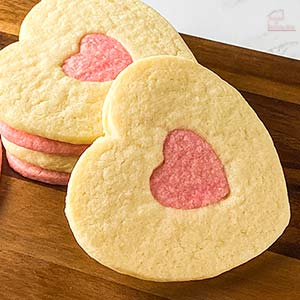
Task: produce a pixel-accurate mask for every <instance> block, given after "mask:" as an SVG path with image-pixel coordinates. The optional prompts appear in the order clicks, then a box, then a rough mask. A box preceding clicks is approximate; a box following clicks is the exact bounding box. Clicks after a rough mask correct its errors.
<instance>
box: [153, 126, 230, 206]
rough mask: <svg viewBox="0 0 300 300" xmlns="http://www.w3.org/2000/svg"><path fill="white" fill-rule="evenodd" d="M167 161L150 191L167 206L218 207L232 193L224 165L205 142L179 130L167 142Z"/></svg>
mask: <svg viewBox="0 0 300 300" xmlns="http://www.w3.org/2000/svg"><path fill="white" fill-rule="evenodd" d="M163 153H164V158H165V160H164V162H163V164H162V165H161V166H159V167H158V168H157V169H155V170H154V171H153V174H152V176H151V178H150V189H151V192H152V195H153V197H154V198H155V199H156V200H157V201H158V202H159V203H160V204H161V205H163V206H166V207H172V208H177V209H194V208H199V207H204V206H207V205H210V204H215V203H217V202H219V201H221V200H222V199H224V198H225V197H226V196H227V195H228V194H229V185H228V181H227V177H226V174H225V170H224V167H223V164H222V162H221V161H220V159H219V158H218V156H217V155H216V153H215V152H214V150H213V149H212V147H211V145H210V144H208V143H207V142H206V141H205V139H203V138H202V137H200V136H199V135H197V134H196V133H194V132H193V131H191V130H182V129H176V130H174V131H172V132H170V133H169V134H168V136H167V137H166V140H165V142H164V149H163Z"/></svg>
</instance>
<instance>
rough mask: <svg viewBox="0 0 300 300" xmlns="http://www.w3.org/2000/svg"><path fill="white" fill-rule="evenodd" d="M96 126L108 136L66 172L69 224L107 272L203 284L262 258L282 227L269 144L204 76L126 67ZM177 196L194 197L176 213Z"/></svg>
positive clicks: (227, 92)
mask: <svg viewBox="0 0 300 300" xmlns="http://www.w3.org/2000/svg"><path fill="white" fill-rule="evenodd" d="M103 126H104V130H105V133H106V136H105V137H103V138H100V139H98V140H97V141H96V142H95V143H94V144H93V145H92V146H91V147H90V148H89V149H88V150H87V151H86V152H85V153H84V154H83V155H82V157H81V158H80V160H79V162H78V163H77V164H76V167H75V169H74V170H73V173H72V175H71V180H70V183H69V187H68V193H67V199H66V216H67V219H68V221H69V224H70V227H71V229H72V231H73V233H74V236H75V238H76V240H77V242H78V243H79V244H80V246H81V247H82V248H83V249H84V250H85V251H86V252H87V253H88V254H89V255H90V256H91V257H93V258H94V259H96V260H97V261H99V262H100V263H102V264H104V265H105V266H108V267H110V268H112V269H114V270H117V271H118V272H121V273H125V274H129V275H132V276H135V277H139V278H143V279H147V280H154V281H182V280H195V279H203V278H209V277H213V276H216V275H219V274H221V273H223V272H225V271H227V270H230V269H232V268H234V267H236V266H238V265H240V264H243V263H245V262H247V261H248V260H250V259H252V258H254V257H255V256H257V255H259V254H260V253H262V252H263V251H264V250H266V249H267V248H268V247H269V246H270V245H271V244H272V243H273V242H274V241H275V240H276V239H277V238H278V237H279V236H280V235H281V234H282V232H283V230H284V229H285V227H286V226H287V224H288V222H289V216H290V212H289V203H288V197H287V190H286V185H285V180H284V176H283V172H282V168H281V165H280V162H279V159H278V156H277V153H276V150H275V148H274V146H273V142H272V140H271V138H270V135H269V134H268V132H267V130H266V129H265V127H264V126H263V124H262V122H261V121H260V120H259V119H258V117H257V116H256V114H255V112H254V111H253V110H252V109H251V108H250V106H249V105H248V104H247V102H246V101H245V100H244V99H243V97H242V96H241V95H240V94H239V93H238V92H237V91H236V90H235V89H234V88H232V87H231V86H230V85H228V84H227V83H225V82H224V81H223V80H221V79H220V78H219V77H218V76H217V75H215V74H214V73H212V72H211V71H209V70H207V69H206V68H204V67H202V66H200V65H198V64H196V63H194V62H192V61H189V60H186V59H182V58H178V57H168V56H162V57H154V58H148V59H144V60H140V61H138V62H135V63H133V64H132V65H130V66H129V67H128V68H127V69H126V70H124V71H123V72H122V73H121V74H120V75H119V76H118V77H117V79H116V80H115V82H114V83H113V85H112V88H111V89H110V91H109V94H108V96H107V98H106V100H105V104H104V109H103ZM176 147H177V148H176ZM193 148H196V149H193ZM166 154H167V155H166ZM170 157H171V158H172V160H171V162H169V161H166V159H167V160H168V158H170ZM166 163H167V166H166ZM161 167H162V168H163V169H161ZM166 168H168V169H169V170H168V172H167V174H163V176H162V177H160V174H159V173H160V171H161V170H164V171H166ZM172 169H173V170H172ZM157 172H158V173H157ZM153 176H154V177H155V176H158V179H157V180H155V186H156V187H157V188H158V189H157V190H158V191H159V193H158V194H156V193H155V190H156V189H155V190H153V189H152V191H151V177H152V178H153ZM172 176H174V178H167V177H172ZM180 176H182V177H180ZM178 177H179V178H178ZM199 178H200V180H199ZM160 179H161V180H160ZM190 179H193V182H196V185H195V186H193V182H192V183H191V182H190ZM225 179H226V180H225ZM160 181H161V182H160ZM180 181H182V182H180ZM166 182H167V184H166ZM152 183H153V182H152ZM159 184H161V186H159ZM170 185H171V186H172V187H173V188H174V185H178V187H179V188H178V189H177V187H175V193H172V192H173V191H171V192H170V190H168V189H169V187H170ZM152 187H153V185H152ZM182 187H187V188H189V189H193V191H192V193H189V191H187V193H185V194H184V193H183V194H184V201H182V202H181V204H182V203H184V204H185V205H184V206H183V207H182V206H177V205H176V204H177V203H179V202H178V201H177V200H178V196H180V192H181V188H182ZM161 191H163V193H162V192H161ZM161 194H163V196H164V198H163V201H158V200H159V199H157V198H159V195H161ZM174 195H175V200H176V201H174V199H173V197H174ZM169 197H170V198H169ZM170 199H171V201H169V200H170ZM186 200H188V201H186ZM189 200H191V201H189ZM160 202H161V203H160ZM174 203H175V205H173V204H174ZM194 204H196V205H194ZM203 204H204V205H203ZM170 206H171V207H170Z"/></svg>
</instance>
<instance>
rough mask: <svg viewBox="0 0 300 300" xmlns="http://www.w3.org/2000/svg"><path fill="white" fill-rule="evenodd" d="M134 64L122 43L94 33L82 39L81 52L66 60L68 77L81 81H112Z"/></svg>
mask: <svg viewBox="0 0 300 300" xmlns="http://www.w3.org/2000/svg"><path fill="white" fill-rule="evenodd" d="M131 63H132V58H131V55H130V54H129V53H128V52H127V50H126V49H125V48H124V47H123V46H122V44H121V43H120V42H118V41H117V40H115V39H114V38H111V37H109V36H107V35H105V34H99V33H93V34H89V35H86V36H85V37H83V38H82V40H81V43H80V52H79V53H77V54H75V55H73V56H71V57H70V58H68V59H66V60H65V62H64V63H63V65H62V68H63V70H64V72H65V74H66V75H68V76H70V77H72V78H75V79H77V80H80V81H97V82H104V81H111V80H114V79H115V78H116V77H117V76H118V74H119V73H120V72H121V71H122V70H124V69H125V68H126V67H127V66H128V65H130V64H131Z"/></svg>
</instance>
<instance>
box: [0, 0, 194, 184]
mask: <svg viewBox="0 0 300 300" xmlns="http://www.w3.org/2000/svg"><path fill="white" fill-rule="evenodd" d="M41 24H43V26H41ZM80 45H81V49H80ZM160 54H173V55H178V56H182V57H186V58H189V59H192V60H194V57H193V55H192V54H191V52H190V50H189V49H188V47H187V46H186V45H185V43H184V41H183V40H182V39H181V37H180V36H179V34H178V33H177V32H176V31H175V29H174V28H173V27H172V26H171V25H170V24H169V23H168V22H167V21H166V20H164V19H163V18H162V17H161V16H160V15H159V14H158V13H157V12H155V11H154V10H153V9H151V8H150V7H148V6H147V5H146V4H144V3H142V2H141V1H138V0H125V1H117V0H103V1H99V0H92V1H90V0H43V1H41V2H40V3H38V4H37V5H36V6H35V7H34V8H33V9H32V11H31V12H30V13H29V14H28V15H27V17H26V18H25V20H24V22H23V24H22V28H21V32H20V42H17V43H15V44H13V45H10V46H9V47H7V48H6V49H4V50H2V51H1V52H0V92H1V93H0V122H1V123H2V124H0V133H1V134H2V135H3V136H4V138H6V140H8V141H9V142H10V143H11V144H10V147H9V153H10V154H11V155H12V156H15V157H16V158H17V159H19V160H22V161H24V163H27V164H31V165H33V166H32V168H30V170H33V169H34V167H43V168H44V166H47V167H49V168H50V167H51V169H47V170H45V171H47V172H46V173H47V174H48V172H50V171H54V172H57V171H59V172H60V171H63V172H67V173H69V163H70V161H73V162H74V161H76V160H77V159H78V157H79V155H80V154H81V153H82V152H83V151H84V150H85V149H86V148H87V146H89V145H90V144H91V143H92V142H93V141H94V140H95V139H96V138H97V137H99V136H101V135H103V128H102V125H101V111H102V105H103V101H104V99H105V97H106V94H107V92H108V90H109V88H110V86H111V83H112V80H113V79H114V78H115V77H116V76H117V75H118V74H119V73H120V72H121V71H122V70H123V69H124V68H126V67H127V66H128V65H129V64H130V63H131V62H132V61H136V60H138V59H141V58H144V57H148V56H155V55H160ZM32 145H35V146H34V147H32ZM54 145H56V146H57V149H54V150H55V151H54V152H55V153H53V147H54ZM36 146H37V147H36ZM19 147H22V148H23V149H21V151H20V149H19ZM78 149H79V151H78ZM27 150H29V151H27ZM50 150H51V151H50ZM32 151H33V152H32ZM37 152H39V153H37ZM50 152H51V153H50ZM65 153H68V156H66V155H65ZM44 154H45V155H44ZM43 155H44V157H43V158H42V159H41V157H42V156H43ZM49 155H56V157H55V159H50V160H49ZM29 157H30V159H29ZM74 158H76V159H75V160H74ZM48 160H49V162H48V163H47V161H48ZM41 161H43V162H44V163H43V165H39V162H41ZM55 161H56V162H57V165H56V164H54V162H55ZM24 165H25V164H24ZM64 165H65V166H68V167H67V168H65V169H64V170H61V167H62V166H64ZM44 173H45V172H44ZM24 174H25V173H24ZM26 174H27V176H28V177H30V174H29V173H28V170H26ZM54 175H55V176H54V177H55V178H59V177H57V176H56V174H54ZM32 178H35V179H36V174H33V173H32ZM64 182H65V181H64ZM53 183H59V182H53ZM61 183H62V184H63V182H61Z"/></svg>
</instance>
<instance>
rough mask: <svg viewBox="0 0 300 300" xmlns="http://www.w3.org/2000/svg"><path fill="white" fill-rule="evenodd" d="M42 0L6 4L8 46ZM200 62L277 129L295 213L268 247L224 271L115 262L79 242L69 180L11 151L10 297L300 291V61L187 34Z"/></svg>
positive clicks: (5, 227)
mask: <svg viewBox="0 0 300 300" xmlns="http://www.w3.org/2000/svg"><path fill="white" fill-rule="evenodd" d="M37 2H38V1H36V0H22V1H21V0H18V1H16V0H5V1H1V3H0V48H3V47H4V46H6V45H8V44H10V43H12V42H15V41H17V39H18V38H17V35H18V31H19V26H20V24H21V21H22V19H23V18H24V16H25V14H26V13H27V12H28V11H29V9H30V8H31V7H32V6H33V5H34V4H35V3H37ZM183 38H184V39H185V40H186V42H187V44H188V45H189V46H190V48H191V49H192V51H193V53H194V54H195V56H196V57H197V59H198V61H199V62H200V63H201V64H203V65H204V66H206V67H208V68H210V69H212V70H213V71H215V72H216V73H217V74H219V75H220V76H221V77H222V78H223V79H225V80H227V81H228V82H229V83H231V84H232V85H233V86H235V87H236V88H237V89H239V90H240V91H241V93H242V94H243V95H244V97H245V98H246V100H247V101H248V103H249V104H250V105H251V106H252V107H253V109H254V110H255V111H256V112H257V114H258V115H259V117H260V118H261V119H262V121H263V122H264V124H265V125H266V127H267V128H268V130H269V131H270V133H271V135H272V137H273V139H274V143H275V146H276V148H277V150H278V153H279V156H280V158H281V161H282V165H283V167H284V172H285V175H286V179H287V185H288V191H289V196H290V203H291V209H292V219H291V222H290V225H289V227H288V228H287V230H286V231H285V233H284V234H283V235H282V237H281V238H280V239H279V240H278V241H277V242H276V243H275V244H274V245H273V246H272V247H271V248H270V249H269V250H268V251H266V252H265V253H264V254H262V255H260V256H259V257H258V258H256V259H254V260H252V261H251V262H249V263H247V264H245V265H243V266H241V267H238V268H236V269H234V270H232V271H230V272H227V273H225V274H223V275H221V276H219V277H217V278H214V279H209V280H204V281H195V282H183V283H153V282H147V281H141V280H137V279H134V278H131V277H128V276H124V275H120V274H118V273H116V272H114V271H111V270H109V269H107V268H105V267H103V266H102V265H100V264H98V263H96V262H95V261H93V260H92V259H91V258H89V257H88V256H87V255H86V254H85V253H84V251H83V250H82V249H81V248H80V247H79V246H78V245H77V243H76V242H75V240H74V238H73V236H72V233H71V231H70V229H69V227H68V224H67V221H66V218H65V216H64V198H65V188H61V187H53V186H48V185H45V184H40V183H37V182H33V181H30V180H27V179H25V178H22V177H21V176H19V175H17V174H16V173H14V172H13V171H12V170H11V169H10V168H9V167H8V165H7V162H6V160H5V157H4V166H3V176H2V178H1V181H0V299H130V300H132V299H141V300H143V299H151V300H152V299H153V300H154V299H180V300H181V299H196V300H197V299H209V300H215V299H216V300H219V299H221V300H223V299H224V300H233V299H234V300H238V299H245V300H248V299H256V300H257V299H264V300H265V299H266V300H268V299H270V300H276V299H280V300H281V299H287V300H297V299H300V261H299V259H300V61H297V60H292V59H287V58H282V57H278V56H274V55H269V54H265V53H261V52H257V51H252V50H248V49H243V48H239V47H234V46H230V45H226V44H222V43H217V42H213V41H209V40H204V39H201V38H196V37H191V36H187V35H183Z"/></svg>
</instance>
